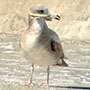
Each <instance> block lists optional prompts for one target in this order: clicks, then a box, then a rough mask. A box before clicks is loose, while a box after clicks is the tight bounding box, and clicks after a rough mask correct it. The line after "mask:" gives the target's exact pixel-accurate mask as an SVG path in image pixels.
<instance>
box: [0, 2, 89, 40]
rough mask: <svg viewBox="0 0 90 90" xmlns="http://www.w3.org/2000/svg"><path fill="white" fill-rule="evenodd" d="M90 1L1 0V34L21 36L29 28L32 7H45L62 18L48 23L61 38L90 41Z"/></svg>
mask: <svg viewBox="0 0 90 90" xmlns="http://www.w3.org/2000/svg"><path fill="white" fill-rule="evenodd" d="M89 3H90V0H69V1H68V0H53V1H52V0H45V1H43V0H17V1H16V0H0V32H6V33H17V34H20V33H21V32H22V30H23V29H26V28H27V26H28V14H29V13H30V7H32V6H35V5H37V4H41V5H44V6H46V7H48V8H49V9H50V11H51V12H53V13H57V14H59V15H60V16H61V21H59V22H58V21H55V20H54V21H52V22H48V24H49V27H51V28H52V29H54V30H55V31H57V33H58V34H59V35H60V38H66V39H75V40H90V28H89V27H90V4H89Z"/></svg>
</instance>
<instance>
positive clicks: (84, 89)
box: [49, 85, 90, 90]
mask: <svg viewBox="0 0 90 90" xmlns="http://www.w3.org/2000/svg"><path fill="white" fill-rule="evenodd" d="M49 87H51V88H67V89H83V90H90V87H82V86H59V85H57V86H55V85H49Z"/></svg>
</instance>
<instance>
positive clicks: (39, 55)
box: [21, 6, 68, 85]
mask: <svg viewBox="0 0 90 90" xmlns="http://www.w3.org/2000/svg"><path fill="white" fill-rule="evenodd" d="M53 18H54V19H56V20H60V16H59V15H51V14H50V13H49V11H48V9H47V8H45V7H44V6H36V7H33V8H31V14H30V16H29V27H28V28H27V30H25V31H24V32H23V34H22V37H21V48H22V53H23V56H24V57H25V59H27V60H28V62H31V63H32V73H31V78H30V83H29V84H32V75H33V71H34V64H37V65H40V66H48V68H47V85H48V84H49V66H50V65H52V66H68V65H67V64H66V62H65V61H64V58H65V56H64V53H63V49H62V45H61V42H60V39H59V37H58V35H57V34H56V33H55V32H54V31H53V30H51V29H49V28H48V26H47V24H46V22H45V20H48V21H51V20H52V19H53Z"/></svg>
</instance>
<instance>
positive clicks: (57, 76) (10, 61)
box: [0, 33, 90, 90]
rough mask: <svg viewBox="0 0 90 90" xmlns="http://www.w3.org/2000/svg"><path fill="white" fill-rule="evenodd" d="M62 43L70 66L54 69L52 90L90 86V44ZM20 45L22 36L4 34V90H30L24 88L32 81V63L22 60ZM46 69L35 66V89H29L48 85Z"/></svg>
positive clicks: (0, 40) (0, 81) (0, 39)
mask: <svg viewBox="0 0 90 90" xmlns="http://www.w3.org/2000/svg"><path fill="white" fill-rule="evenodd" d="M61 41H62V45H63V49H64V52H65V55H66V57H68V59H67V60H65V61H66V62H67V63H68V65H69V67H55V66H51V68H50V69H51V70H50V86H52V87H51V88H50V90H57V89H60V86H76V87H77V86H80V87H87V86H90V41H70V40H61ZM19 42H20V35H15V34H14V35H11V34H4V33H1V34H0V90H14V89H15V90H24V89H26V88H27V87H23V88H24V89H23V88H22V86H20V85H21V84H24V83H27V82H28V81H29V77H30V72H31V70H30V69H31V64H30V63H28V61H27V60H25V59H24V58H23V57H22V55H21V52H20V44H19ZM46 68H47V67H40V66H37V65H35V72H34V76H33V82H34V84H35V87H32V88H31V87H28V88H27V90H30V89H31V90H34V89H35V90H40V88H41V87H39V85H40V84H41V83H46ZM19 84H20V85H19ZM53 86H54V87H53ZM16 87H18V89H16ZM36 88H37V89H36ZM43 90H46V89H44V88H43ZM60 90H63V89H60ZM66 90H67V89H66Z"/></svg>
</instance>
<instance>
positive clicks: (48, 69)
mask: <svg viewBox="0 0 90 90" xmlns="http://www.w3.org/2000/svg"><path fill="white" fill-rule="evenodd" d="M49 71H50V66H48V68H47V86H48V85H49Z"/></svg>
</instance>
